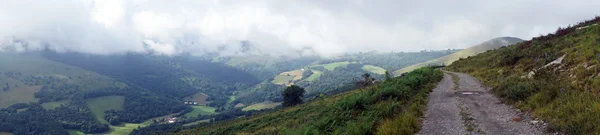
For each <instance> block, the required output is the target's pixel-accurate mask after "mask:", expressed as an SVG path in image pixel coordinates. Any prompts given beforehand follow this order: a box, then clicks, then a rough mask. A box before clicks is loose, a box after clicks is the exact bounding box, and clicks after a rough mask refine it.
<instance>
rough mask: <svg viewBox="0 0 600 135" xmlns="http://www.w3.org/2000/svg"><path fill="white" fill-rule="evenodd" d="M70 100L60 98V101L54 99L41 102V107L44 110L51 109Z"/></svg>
mask: <svg viewBox="0 0 600 135" xmlns="http://www.w3.org/2000/svg"><path fill="white" fill-rule="evenodd" d="M69 102H71V100H61V101H56V102H48V103H43V104H42V107H44V108H45V109H46V110H52V109H54V108H56V107H59V106H60V105H62V104H66V103H69Z"/></svg>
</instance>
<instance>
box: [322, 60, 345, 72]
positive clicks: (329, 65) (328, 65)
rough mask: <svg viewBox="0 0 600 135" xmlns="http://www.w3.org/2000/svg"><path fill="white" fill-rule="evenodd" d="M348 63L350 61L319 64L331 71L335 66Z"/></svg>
mask: <svg viewBox="0 0 600 135" xmlns="http://www.w3.org/2000/svg"><path fill="white" fill-rule="evenodd" d="M348 64H350V62H348V61H344V62H335V63H329V64H324V65H321V66H323V67H324V68H325V69H327V70H329V71H333V70H335V68H337V67H345V66H347V65H348Z"/></svg>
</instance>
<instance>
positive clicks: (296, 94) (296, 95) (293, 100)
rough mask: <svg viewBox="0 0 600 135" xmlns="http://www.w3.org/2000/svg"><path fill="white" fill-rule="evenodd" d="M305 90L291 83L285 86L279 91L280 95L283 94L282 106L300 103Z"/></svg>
mask: <svg viewBox="0 0 600 135" xmlns="http://www.w3.org/2000/svg"><path fill="white" fill-rule="evenodd" d="M305 92H306V91H305V90H304V88H302V87H300V86H297V85H292V86H289V87H287V88H285V90H284V91H283V93H281V96H283V107H289V106H294V105H297V104H301V103H302V97H303V96H304V93H305Z"/></svg>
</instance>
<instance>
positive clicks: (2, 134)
mask: <svg viewBox="0 0 600 135" xmlns="http://www.w3.org/2000/svg"><path fill="white" fill-rule="evenodd" d="M0 135H14V134H13V133H9V132H0Z"/></svg>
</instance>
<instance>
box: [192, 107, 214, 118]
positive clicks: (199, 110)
mask: <svg viewBox="0 0 600 135" xmlns="http://www.w3.org/2000/svg"><path fill="white" fill-rule="evenodd" d="M192 108H193V109H194V110H193V111H192V112H189V113H186V114H185V116H186V117H196V116H198V115H210V114H215V108H213V107H210V106H192Z"/></svg>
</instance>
